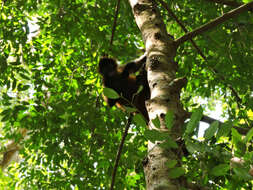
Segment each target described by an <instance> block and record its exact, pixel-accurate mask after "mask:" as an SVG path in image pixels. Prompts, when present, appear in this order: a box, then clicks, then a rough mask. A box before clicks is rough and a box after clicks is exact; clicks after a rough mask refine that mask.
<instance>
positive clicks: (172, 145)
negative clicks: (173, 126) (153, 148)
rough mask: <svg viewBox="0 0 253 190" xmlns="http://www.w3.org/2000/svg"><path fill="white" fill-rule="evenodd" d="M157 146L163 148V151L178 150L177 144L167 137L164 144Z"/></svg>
mask: <svg viewBox="0 0 253 190" xmlns="http://www.w3.org/2000/svg"><path fill="white" fill-rule="evenodd" d="M159 146H160V147H162V148H164V149H170V148H178V145H177V143H176V142H175V141H174V140H173V139H172V138H170V137H169V136H168V137H166V140H165V142H163V143H161V144H159Z"/></svg>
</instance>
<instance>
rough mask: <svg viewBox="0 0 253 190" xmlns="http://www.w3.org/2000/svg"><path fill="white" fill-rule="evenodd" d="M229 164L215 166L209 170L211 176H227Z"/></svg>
mask: <svg viewBox="0 0 253 190" xmlns="http://www.w3.org/2000/svg"><path fill="white" fill-rule="evenodd" d="M229 168H230V167H229V164H220V165H218V166H215V167H214V168H213V169H212V170H211V174H212V175H214V176H223V175H226V174H227V171H228V170H229Z"/></svg>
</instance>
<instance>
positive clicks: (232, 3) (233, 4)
mask: <svg viewBox="0 0 253 190" xmlns="http://www.w3.org/2000/svg"><path fill="white" fill-rule="evenodd" d="M207 1H210V2H213V3H219V4H223V5H228V6H231V7H239V6H241V5H243V3H238V2H236V1H229V0H207Z"/></svg>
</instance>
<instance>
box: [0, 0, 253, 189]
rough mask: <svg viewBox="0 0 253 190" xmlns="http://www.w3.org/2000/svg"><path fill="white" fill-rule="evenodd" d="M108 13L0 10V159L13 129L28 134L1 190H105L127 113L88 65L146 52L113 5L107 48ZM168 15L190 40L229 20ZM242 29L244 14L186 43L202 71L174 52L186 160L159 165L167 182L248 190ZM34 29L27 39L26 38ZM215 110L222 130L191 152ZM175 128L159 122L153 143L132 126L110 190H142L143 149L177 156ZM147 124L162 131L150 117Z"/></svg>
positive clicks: (215, 9) (93, 4) (246, 61)
mask: <svg viewBox="0 0 253 190" xmlns="http://www.w3.org/2000/svg"><path fill="white" fill-rule="evenodd" d="M238 2H244V3H246V2H249V1H238ZM116 3H117V2H116V1H112V0H109V1H105V0H98V1H95V0H89V1H87V0H76V1H70V0H57V1H45V0H41V1H32V0H28V1H27V0H26V1H25V0H19V1H10V0H7V1H1V3H0V10H1V11H0V28H1V30H0V93H1V95H0V100H1V101H0V112H1V117H0V119H1V123H0V126H1V127H0V132H1V137H0V144H1V147H0V148H1V150H3V149H4V147H3V145H4V144H6V143H7V142H8V139H13V140H15V141H16V142H19V141H20V140H22V136H21V135H20V134H19V132H18V131H19V130H20V129H21V128H26V129H28V130H29V135H28V138H27V140H26V141H24V142H22V143H21V144H22V145H23V146H24V149H22V150H21V151H20V157H21V159H20V162H19V164H15V165H11V166H10V167H9V168H8V169H7V170H6V171H5V173H2V172H1V173H0V189H87V190H89V189H108V188H109V184H110V182H111V174H112V170H113V163H114V160H115V155H116V152H117V149H118V145H119V142H120V140H121V137H122V131H123V128H124V127H125V125H126V121H127V119H126V114H125V113H123V112H122V111H120V110H118V109H115V108H108V107H107V106H106V105H105V104H104V103H103V98H102V95H101V94H102V91H103V88H102V85H101V80H100V77H99V76H98V74H97V63H98V59H99V56H100V55H103V54H104V53H109V54H110V55H111V56H114V57H115V58H117V59H118V60H120V61H123V62H125V61H129V60H131V59H133V58H135V57H136V56H137V55H138V54H141V53H142V50H141V49H143V48H144V44H143V41H142V38H141V35H140V31H139V29H138V28H137V26H136V23H135V21H134V18H133V15H132V10H131V8H130V6H129V4H128V1H121V8H120V11H119V16H118V21H117V23H118V24H117V27H116V32H115V35H114V42H113V46H112V48H111V47H110V45H109V41H110V37H111V29H112V28H111V27H112V23H113V19H114V17H113V15H114V7H115V4H116ZM167 3H168V5H170V8H171V9H172V10H173V12H174V13H175V14H176V15H177V17H178V18H179V20H181V21H182V22H183V24H184V25H185V26H186V28H187V29H188V30H189V31H192V30H194V29H195V28H197V27H199V26H201V25H202V24H205V23H207V22H209V21H210V20H211V19H214V18H216V17H218V16H220V15H221V14H223V13H225V12H228V11H230V10H231V9H232V7H230V6H224V5H222V4H219V3H215V4H214V3H212V2H210V1H206V0H200V1H194V2H193V1H189V0H184V1H167ZM159 8H160V10H161V15H162V17H163V18H164V21H165V23H166V27H167V29H168V31H169V33H170V34H171V35H173V36H174V37H175V38H178V37H180V36H182V35H183V34H184V32H183V31H182V29H181V28H180V26H179V25H178V24H177V23H176V22H175V20H173V19H172V18H171V17H170V16H168V13H167V12H166V10H165V9H163V8H162V7H159ZM252 20H253V19H252V14H249V13H247V12H245V13H242V14H241V15H239V16H238V17H236V18H233V19H230V20H229V21H227V22H225V23H223V24H221V25H219V26H218V27H216V28H213V29H212V30H210V31H208V32H207V33H204V34H203V35H200V36H197V37H196V38H195V39H194V40H195V42H196V44H197V45H198V47H199V48H200V49H201V51H202V53H203V54H204V55H205V56H206V60H205V59H203V58H202V57H201V56H200V55H199V54H198V53H197V51H196V50H195V49H194V47H193V46H192V44H191V43H190V42H186V43H184V44H181V45H180V47H179V48H178V50H177V57H176V59H177V61H178V65H179V69H178V72H177V77H181V76H186V77H187V79H188V83H187V86H186V87H185V88H184V90H183V92H182V93H181V99H182V103H183V105H184V107H185V109H186V110H188V111H190V112H192V116H191V118H190V120H189V121H187V123H186V129H185V133H184V135H183V136H182V139H183V140H184V141H185V145H186V149H187V150H188V155H187V154H185V156H184V157H183V158H182V160H171V161H170V163H168V165H167V166H168V168H169V175H170V177H171V178H178V177H180V176H182V175H184V177H186V178H187V180H188V181H189V182H193V183H194V184H198V185H199V186H200V187H209V188H211V189H221V188H223V189H252V186H253V185H252V177H251V176H250V175H249V174H248V171H249V169H250V166H252V165H253V162H252V158H253V152H252V150H253V146H252V136H253V132H252V129H251V128H250V127H251V126H252V123H253V117H252V110H253V97H252V90H253V86H252V84H253V65H252V64H253V56H252V55H253V53H252V44H253V35H252V34H253V27H252V26H253V23H252ZM32 21H33V22H35V23H36V25H37V29H36V27H35V30H37V31H33V30H34V27H31V23H32ZM215 71H217V72H215ZM140 90H141V88H140V89H139V91H140ZM235 92H236V94H235ZM104 93H105V95H106V96H108V97H110V98H118V97H119V96H120V94H117V93H116V92H115V91H112V90H110V89H105V90H104ZM236 95H237V96H238V97H240V100H238V98H237V97H236ZM200 100H204V101H200ZM216 100H219V101H221V102H222V104H221V105H222V109H223V116H224V117H225V118H227V119H226V121H225V122H224V123H222V124H218V122H214V123H212V124H211V126H209V128H208V129H207V130H206V131H205V134H204V139H205V140H203V141H201V140H202V139H201V140H199V139H198V131H199V122H200V119H201V118H202V116H203V114H206V113H207V110H214V109H215V108H216V107H215V101H216ZM126 110H127V112H134V111H136V109H133V108H126ZM176 119H177V115H176V113H174V112H173V110H172V111H170V112H168V113H167V114H166V115H165V125H166V127H167V129H169V130H170V132H169V133H161V132H158V131H156V130H147V129H146V121H145V120H144V119H143V117H142V116H141V115H140V114H137V115H135V116H134V118H133V120H134V124H132V125H131V128H130V133H129V135H128V136H127V139H126V143H125V145H124V148H123V153H122V156H121V160H120V164H119V168H118V173H117V178H116V184H115V186H116V187H115V189H136V190H137V189H138V190H139V189H145V178H144V174H143V167H142V160H143V158H144V157H145V155H146V154H147V152H146V142H147V140H150V141H152V142H155V141H162V142H161V144H159V146H161V147H163V148H165V149H173V151H175V152H176V153H179V152H180V151H181V149H184V146H183V145H181V144H179V143H178V142H175V140H173V139H172V137H171V136H170V135H171V134H173V131H172V129H173V128H172V126H173V124H175V123H176V122H175V121H176ZM152 122H153V124H154V125H155V126H156V127H157V128H160V127H161V122H160V121H159V119H158V117H157V118H156V119H155V120H153V121H152ZM234 126H237V128H235V127H234ZM242 129H243V130H242ZM241 131H246V132H245V133H244V134H242V133H241ZM232 153H233V154H232ZM233 156H237V157H240V158H242V159H243V160H244V165H242V166H236V167H231V166H230V160H231V158H232V157H233ZM1 158H2V157H1ZM179 164H181V165H180V166H179Z"/></svg>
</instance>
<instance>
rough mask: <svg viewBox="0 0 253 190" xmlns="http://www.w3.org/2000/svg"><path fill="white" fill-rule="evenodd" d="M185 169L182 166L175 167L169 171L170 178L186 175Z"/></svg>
mask: <svg viewBox="0 0 253 190" xmlns="http://www.w3.org/2000/svg"><path fill="white" fill-rule="evenodd" d="M184 173H185V170H184V168H182V167H177V168H173V169H171V170H170V171H169V178H171V179H175V178H178V177H180V176H182V175H184Z"/></svg>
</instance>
